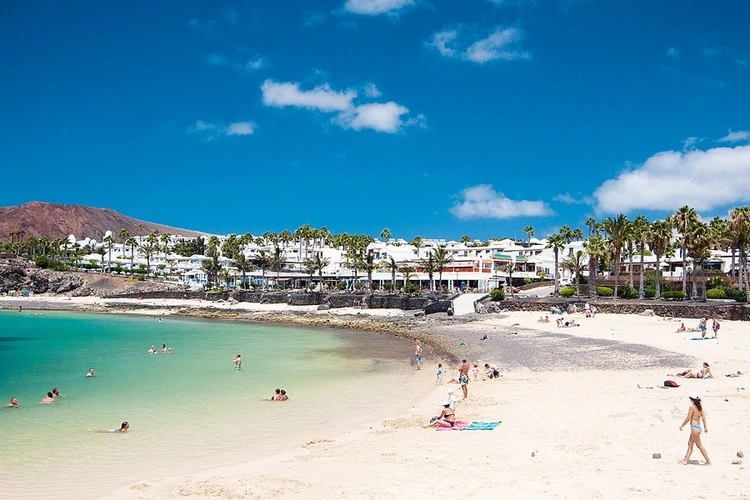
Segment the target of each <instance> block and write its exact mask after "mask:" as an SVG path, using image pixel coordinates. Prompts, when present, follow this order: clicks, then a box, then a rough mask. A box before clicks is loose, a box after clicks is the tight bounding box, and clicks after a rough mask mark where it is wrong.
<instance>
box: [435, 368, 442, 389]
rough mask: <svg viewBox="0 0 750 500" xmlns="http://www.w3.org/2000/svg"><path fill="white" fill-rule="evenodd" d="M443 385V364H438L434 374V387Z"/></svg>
mask: <svg viewBox="0 0 750 500" xmlns="http://www.w3.org/2000/svg"><path fill="white" fill-rule="evenodd" d="M442 383H443V364H442V363H438V367H437V373H436V374H435V385H441V384H442Z"/></svg>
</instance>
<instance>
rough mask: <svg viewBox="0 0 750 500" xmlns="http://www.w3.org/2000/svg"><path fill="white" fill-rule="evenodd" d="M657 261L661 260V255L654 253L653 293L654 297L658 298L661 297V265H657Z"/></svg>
mask: <svg viewBox="0 0 750 500" xmlns="http://www.w3.org/2000/svg"><path fill="white" fill-rule="evenodd" d="M659 262H661V255H659V254H658V253H657V254H656V287H655V290H656V291H655V293H654V299H660V298H661V266H660V265H659Z"/></svg>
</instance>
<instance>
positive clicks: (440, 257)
mask: <svg viewBox="0 0 750 500" xmlns="http://www.w3.org/2000/svg"><path fill="white" fill-rule="evenodd" d="M433 259H435V268H436V269H437V272H438V284H439V286H440V287H441V288H442V286H443V269H444V268H445V266H446V265H447V264H448V262H450V261H451V257H450V256H449V255H448V252H447V251H446V250H445V247H437V248H436V249H435V253H434V255H433Z"/></svg>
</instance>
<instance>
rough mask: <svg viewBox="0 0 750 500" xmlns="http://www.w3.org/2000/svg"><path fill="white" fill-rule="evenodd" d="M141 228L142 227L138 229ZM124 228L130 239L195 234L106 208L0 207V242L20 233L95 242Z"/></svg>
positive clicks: (27, 205) (66, 206)
mask: <svg viewBox="0 0 750 500" xmlns="http://www.w3.org/2000/svg"><path fill="white" fill-rule="evenodd" d="M141 225H142V226H143V228H141V227H139V226H141ZM122 228H125V229H127V230H128V233H130V234H131V235H132V236H139V235H145V234H148V233H150V232H152V231H159V232H160V233H165V232H166V233H169V234H172V235H182V236H191V237H195V236H198V235H200V234H206V233H200V232H198V231H188V230H187V229H179V228H176V227H169V226H164V225H161V224H154V223H153V222H145V221H141V220H138V219H133V218H132V217H128V216H126V215H122V214H121V213H119V212H115V211H114V210H110V209H108V208H93V207H87V206H84V205H58V204H54V203H40V202H38V201H32V202H30V203H25V204H23V205H19V206H17V207H0V240H1V241H9V240H10V233H12V232H15V231H23V232H24V234H23V238H24V240H25V239H27V238H29V237H31V236H36V237H37V238H42V237H46V238H50V239H54V238H67V237H68V235H70V234H73V235H75V236H76V238H79V239H83V238H86V237H88V238H92V239H95V240H98V241H101V239H102V238H103V237H104V233H105V232H106V231H112V233H113V234H114V235H115V237H116V236H117V232H118V231H119V230H120V229H122Z"/></svg>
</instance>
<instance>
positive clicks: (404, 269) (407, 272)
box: [398, 263, 416, 287]
mask: <svg viewBox="0 0 750 500" xmlns="http://www.w3.org/2000/svg"><path fill="white" fill-rule="evenodd" d="M398 270H399V272H400V273H401V274H403V275H404V287H406V285H408V284H409V280H410V279H411V275H412V274H414V271H416V269H414V267H412V266H411V265H410V264H408V263H406V264H403V265H401V266H399V268H398Z"/></svg>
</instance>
